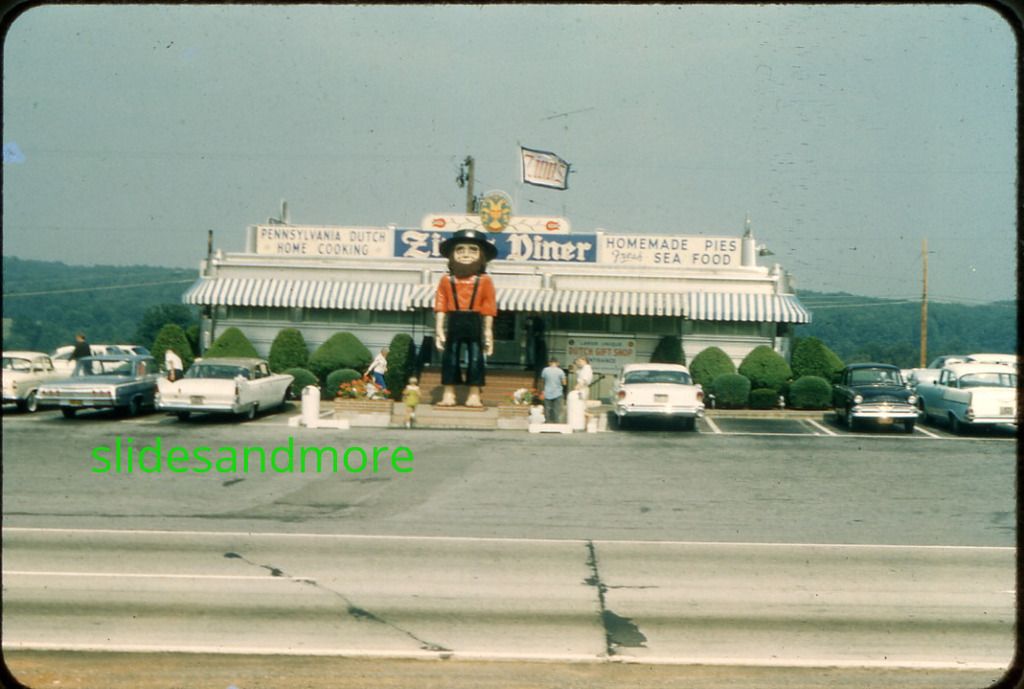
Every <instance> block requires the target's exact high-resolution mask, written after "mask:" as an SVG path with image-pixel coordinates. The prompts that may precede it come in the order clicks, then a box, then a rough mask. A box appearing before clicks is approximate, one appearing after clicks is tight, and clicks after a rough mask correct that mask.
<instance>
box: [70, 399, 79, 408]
mask: <svg viewBox="0 0 1024 689" xmlns="http://www.w3.org/2000/svg"><path fill="white" fill-rule="evenodd" d="M68 404H69V405H71V406H72V407H81V406H82V400H71V401H70V402H68Z"/></svg>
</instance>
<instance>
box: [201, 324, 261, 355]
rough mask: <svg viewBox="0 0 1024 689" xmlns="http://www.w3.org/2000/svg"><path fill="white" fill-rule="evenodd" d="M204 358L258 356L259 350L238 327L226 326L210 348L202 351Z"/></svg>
mask: <svg viewBox="0 0 1024 689" xmlns="http://www.w3.org/2000/svg"><path fill="white" fill-rule="evenodd" d="M203 357H204V358H225V357H259V352H257V351H256V348H255V347H253V346H252V343H251V342H249V338H247V337H246V336H245V335H243V334H242V331H241V330H239V329H238V328H228V329H227V330H225V331H224V332H222V333H221V334H220V337H218V338H217V339H216V340H215V341H214V343H213V344H212V345H210V348H209V349H207V350H206V351H205V352H203Z"/></svg>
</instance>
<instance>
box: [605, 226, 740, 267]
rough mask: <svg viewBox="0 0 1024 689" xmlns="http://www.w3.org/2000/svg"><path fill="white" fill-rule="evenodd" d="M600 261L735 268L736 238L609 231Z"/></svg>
mask: <svg viewBox="0 0 1024 689" xmlns="http://www.w3.org/2000/svg"><path fill="white" fill-rule="evenodd" d="M597 262H598V263H603V264H611V265H618V266H644V267H655V268H735V267H738V266H739V265H740V263H741V262H740V240H739V238H737V237H703V236H688V237H682V236H670V235H637V234H606V235H602V236H600V239H599V249H598V257H597Z"/></svg>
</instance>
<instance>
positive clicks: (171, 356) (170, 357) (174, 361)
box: [164, 348, 185, 382]
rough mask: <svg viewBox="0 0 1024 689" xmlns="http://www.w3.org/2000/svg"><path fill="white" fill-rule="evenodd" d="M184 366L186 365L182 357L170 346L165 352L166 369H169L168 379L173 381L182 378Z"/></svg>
mask: <svg viewBox="0 0 1024 689" xmlns="http://www.w3.org/2000/svg"><path fill="white" fill-rule="evenodd" d="M184 368H185V365H184V364H183V363H182V362H181V357H180V356H178V354H177V353H176V352H175V351H174V350H173V349H170V348H168V349H167V351H166V352H164V369H165V370H166V371H167V380H170V381H172V382H173V381H175V380H178V379H179V378H181V374H182V372H183V370H184Z"/></svg>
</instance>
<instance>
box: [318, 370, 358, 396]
mask: <svg viewBox="0 0 1024 689" xmlns="http://www.w3.org/2000/svg"><path fill="white" fill-rule="evenodd" d="M362 377H363V374H362V373H360V372H359V371H356V370H355V369H351V368H339V369H338V370H337V371H331V372H330V373H329V374H328V375H327V386H326V387H325V388H324V390H326V391H327V393H326V394H325V395H323V397H324V399H334V398H335V397H337V396H338V387H339V386H340V385H341V384H342V383H347V382H349V381H351V380H360V379H361V378H362Z"/></svg>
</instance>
